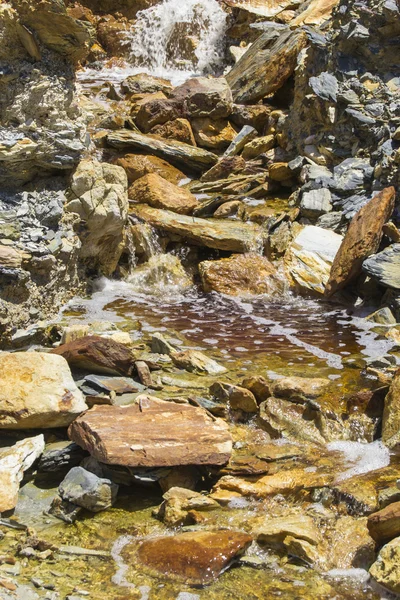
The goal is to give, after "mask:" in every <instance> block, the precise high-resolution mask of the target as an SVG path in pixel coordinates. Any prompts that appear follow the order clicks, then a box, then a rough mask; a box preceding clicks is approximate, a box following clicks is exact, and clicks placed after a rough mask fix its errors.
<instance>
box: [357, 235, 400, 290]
mask: <svg viewBox="0 0 400 600" xmlns="http://www.w3.org/2000/svg"><path fill="white" fill-rule="evenodd" d="M362 269H363V271H365V273H367V274H368V275H370V276H371V277H373V278H374V279H376V281H378V283H380V284H381V285H383V286H385V287H388V288H391V289H394V290H400V244H393V245H392V246H389V247H388V248H386V249H385V250H383V251H382V252H379V254H374V255H373V256H370V257H369V258H367V260H365V261H364V263H363V266H362Z"/></svg>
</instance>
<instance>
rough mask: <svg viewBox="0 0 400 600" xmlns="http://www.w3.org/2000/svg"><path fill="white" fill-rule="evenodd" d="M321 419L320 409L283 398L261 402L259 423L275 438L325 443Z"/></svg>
mask: <svg viewBox="0 0 400 600" xmlns="http://www.w3.org/2000/svg"><path fill="white" fill-rule="evenodd" d="M319 420H320V415H319V413H318V411H317V412H316V411H314V410H313V409H311V408H309V407H307V406H301V405H299V404H293V403H292V402H288V401H287V400H283V399H281V398H273V397H271V398H268V400H265V402H262V404H260V414H259V417H258V422H259V425H260V427H262V428H263V429H265V430H266V431H267V432H268V433H269V434H270V435H272V436H273V437H274V438H281V437H283V438H287V439H289V440H292V441H294V442H297V441H303V442H311V443H314V444H323V443H324V441H325V440H324V437H323V435H322V434H321V431H320V430H319V427H318V426H317V425H319V426H320V427H321V423H320V422H319Z"/></svg>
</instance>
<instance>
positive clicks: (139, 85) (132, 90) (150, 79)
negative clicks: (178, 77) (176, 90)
mask: <svg viewBox="0 0 400 600" xmlns="http://www.w3.org/2000/svg"><path fill="white" fill-rule="evenodd" d="M121 89H122V91H123V92H124V93H125V94H154V92H163V93H164V94H168V93H169V92H171V91H172V89H173V86H172V84H171V82H170V81H168V79H162V78H161V77H154V76H153V75H149V74H148V73H138V74H137V75H130V76H129V77H127V78H126V79H124V81H123V82H122V84H121Z"/></svg>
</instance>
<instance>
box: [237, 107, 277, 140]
mask: <svg viewBox="0 0 400 600" xmlns="http://www.w3.org/2000/svg"><path fill="white" fill-rule="evenodd" d="M271 110H272V109H271V106H267V105H266V104H254V105H245V104H234V105H233V108H232V114H231V115H230V117H229V120H230V121H231V122H232V123H233V124H234V125H236V126H237V127H244V126H245V125H250V126H251V127H254V129H256V130H257V131H258V132H259V133H263V131H264V129H265V127H266V126H267V125H268V119H269V114H270V112H271Z"/></svg>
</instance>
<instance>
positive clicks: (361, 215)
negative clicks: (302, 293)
mask: <svg viewBox="0 0 400 600" xmlns="http://www.w3.org/2000/svg"><path fill="white" fill-rule="evenodd" d="M394 201H395V189H394V188H393V187H389V188H386V189H384V190H383V191H382V192H379V194H377V195H376V196H375V197H374V198H372V200H370V202H368V204H366V205H365V206H363V207H362V209H361V210H359V212H358V213H357V214H356V215H355V216H354V217H353V219H352V221H351V223H350V226H349V228H348V230H347V233H346V235H345V237H344V240H343V242H342V245H341V246H340V248H339V251H338V253H337V254H336V256H335V259H334V261H333V264H332V268H331V273H330V276H329V280H328V283H327V285H326V288H325V295H326V296H332V294H334V293H335V292H337V291H339V290H341V289H342V288H344V287H345V286H346V285H347V284H348V283H350V282H351V281H352V280H353V279H354V278H355V277H357V275H359V274H360V273H361V266H362V263H363V261H364V260H365V259H366V258H367V257H368V256H370V255H371V254H374V253H375V252H376V251H377V250H378V248H379V244H380V242H381V239H382V235H383V233H382V228H383V226H384V224H385V223H386V221H387V220H388V219H389V218H390V216H391V214H392V212H393V209H394Z"/></svg>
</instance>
